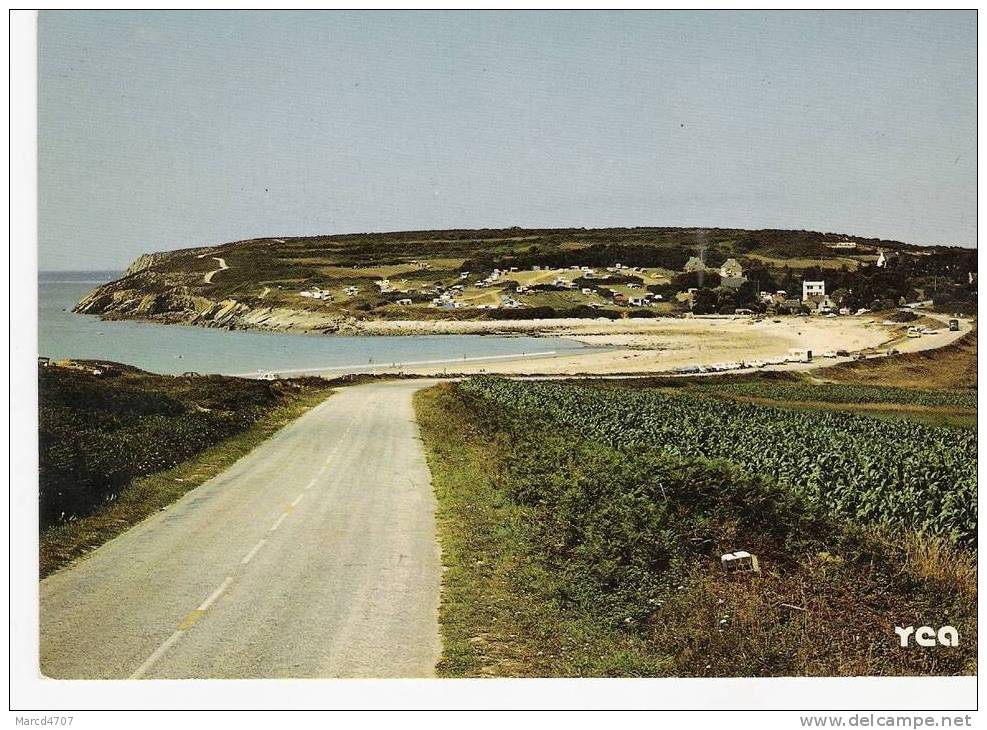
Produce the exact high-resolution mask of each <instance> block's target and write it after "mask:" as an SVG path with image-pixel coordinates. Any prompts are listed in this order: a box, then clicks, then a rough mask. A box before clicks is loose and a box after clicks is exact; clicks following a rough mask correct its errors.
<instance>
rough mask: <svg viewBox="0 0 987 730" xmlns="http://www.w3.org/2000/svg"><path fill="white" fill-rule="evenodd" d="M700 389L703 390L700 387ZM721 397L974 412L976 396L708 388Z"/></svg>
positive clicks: (770, 386)
mask: <svg viewBox="0 0 987 730" xmlns="http://www.w3.org/2000/svg"><path fill="white" fill-rule="evenodd" d="M699 387H700V388H702V387H703V386H699ZM709 390H710V391H711V392H717V393H722V394H724V395H740V396H748V397H751V398H769V399H772V400H789V401H799V400H810V399H811V400H814V401H821V402H824V403H855V404H858V403H886V404H893V405H906V406H928V407H931V408H950V407H955V408H976V407H977V394H976V393H971V392H963V391H954V390H915V389H912V388H892V387H886V386H880V385H844V384H837V383H822V384H819V385H805V384H803V383H786V382H767V381H760V382H758V381H752V382H747V383H722V384H717V385H715V386H712V387H710V388H709Z"/></svg>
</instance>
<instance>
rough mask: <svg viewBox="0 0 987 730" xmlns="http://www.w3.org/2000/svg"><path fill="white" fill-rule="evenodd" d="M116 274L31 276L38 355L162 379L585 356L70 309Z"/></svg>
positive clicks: (484, 341)
mask: <svg viewBox="0 0 987 730" xmlns="http://www.w3.org/2000/svg"><path fill="white" fill-rule="evenodd" d="M120 275H121V272H118V271H42V272H40V273H39V276H38V354H39V355H42V356H45V357H50V358H52V359H62V358H74V359H91V360H111V361H113V362H120V363H125V364H127V365H133V366H136V367H139V368H141V369H144V370H149V371H151V372H155V373H163V374H172V375H174V374H180V373H184V372H190V371H191V372H196V373H199V374H203V375H205V374H211V373H219V374H222V375H242V376H248V377H249V376H257V375H261V374H264V373H280V374H286V375H288V374H292V373H301V372H310V371H314V370H320V371H321V370H325V371H327V372H328V373H330V374H331V373H333V372H339V373H340V374H342V373H347V372H372V371H373V370H375V369H379V368H381V367H390V366H412V365H424V364H429V365H431V364H435V365H440V364H441V365H448V366H449V370H450V372H455V365H456V363H461V362H464V361H465V362H482V361H484V360H490V361H492V362H495V361H496V360H499V359H506V358H512V357H535V356H539V355H541V356H544V355H551V354H563V353H565V352H568V351H573V350H588V349H595V348H588V347H586V346H585V345H583V344H582V343H580V342H576V341H574V340H567V339H564V338H559V337H551V338H541V337H524V336H518V337H513V336H512V337H502V336H493V335H427V336H426V335H406V336H379V337H347V336H338V335H331V336H329V335H303V334H280V333H269V332H259V331H232V332H231V331H228V330H223V329H209V328H204V327H195V326H184V325H163V324H152V323H147V322H133V321H104V320H101V319H99V318H98V317H96V316H93V315H86V314H76V313H74V312H73V311H72V308H73V307H74V306H75V305H76V303H78V302H79V300H81V299H82V298H83V297H85V295H86V294H87V293H89V292H90V291H91V290H92V289H94V288H95V287H96V286H98V285H99V284H103V283H106V282H108V281H111V280H113V279H116V278H118V277H119V276H120Z"/></svg>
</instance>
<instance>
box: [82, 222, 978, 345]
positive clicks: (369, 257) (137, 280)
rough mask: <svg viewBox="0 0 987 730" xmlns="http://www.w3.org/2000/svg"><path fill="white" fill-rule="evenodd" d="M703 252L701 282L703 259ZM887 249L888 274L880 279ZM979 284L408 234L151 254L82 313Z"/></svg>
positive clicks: (619, 307)
mask: <svg viewBox="0 0 987 730" xmlns="http://www.w3.org/2000/svg"><path fill="white" fill-rule="evenodd" d="M699 249H702V251H703V256H704V262H703V263H702V264H701V267H702V270H701V271H698V270H697V268H696V263H697V261H698V259H693V257H694V256H696V254H697V252H698V250H699ZM882 251H883V252H886V253H888V254H889V261H891V262H893V263H888V265H887V266H884V267H878V266H876V262H877V260H878V257H879V255H880V253H881V252H882ZM738 264H739V265H740V267H741V268H742V275H741V276H736V275H735V274H736V273H737V269H736V266H737V265H738ZM973 270H976V252H975V251H970V250H967V249H959V248H948V247H936V248H931V249H929V248H924V249H923V248H920V247H916V246H911V245H908V244H905V243H902V242H898V241H883V240H877V239H867V238H861V237H851V236H846V235H842V234H835V233H817V232H812V231H786V230H757V231H751V230H739V229H698V228H608V229H572V228H570V229H550V230H549V229H537V230H526V229H520V228H509V229H500V230H450V231H406V232H394V233H369V234H354V235H335V236H310V237H284V238H258V239H250V240H244V241H236V242H232V243H228V244H224V245H219V246H208V247H199V248H193V249H184V250H177V251H166V252H161V253H155V254H146V255H144V256H141V257H140V258H139V259H138V260H137V261H135V262H134V263H133V264H132V265H131V266H130V268H129V269H128V271H127V273H126V275H125V276H124V277H123V278H121V279H119V280H117V281H114V282H110V283H108V284H106V285H104V286H101V287H99V288H98V289H96V290H95V291H94V292H92V293H91V294H90V295H89V296H88V297H86V299H85V300H83V301H82V302H81V303H80V304H79V307H78V311H81V312H85V313H90V314H99V315H101V316H104V317H110V318H136V319H153V320H157V321H162V322H188V323H193V324H199V325H204V326H214V327H237V328H239V327H256V328H268V329H279V330H290V331H299V330H304V331H313V332H340V331H352V329H353V328H354V327H356V326H357V325H358V324H359V323H363V322H367V321H378V322H379V321H386V320H401V321H406V320H410V321H416V322H423V321H429V320H491V319H492V320H498V321H499V320H518V319H529V320H530V319H534V320H543V319H552V318H594V319H595V318H605V319H622V318H634V317H637V318H654V317H656V316H660V315H667V314H676V313H685V312H689V311H692V312H693V313H695V314H712V313H733V312H734V311H735V310H736V309H738V308H739V309H741V310H751V311H754V312H762V311H770V312H772V313H781V312H789V313H795V312H797V311H800V310H802V309H803V308H804V307H803V305H802V304H801V303H800V302H799V301H798V300H799V299H800V297H801V293H802V281H803V280H804V279H808V280H813V281H819V280H821V281H825V283H826V291H827V293H829V294H830V295H831V298H832V299H833V302H834V304H835V306H836V307H838V308H844V309H847V310H849V311H852V312H855V311H857V310H858V309H859V308H869V309H882V308H893V307H895V306H896V305H897V304H898V302H899V301H900V300H901V299H902V298H904V299H905V300H906V301H916V300H918V299H929V298H934V299H935V304H936V306H937V307H944V308H948V309H949V311H960V310H965V311H972V308H975V306H974V305H975V301H976V287H975V286H972V285H970V284H969V281H968V273H969V272H970V271H973ZM762 292H763V293H765V294H766V295H768V297H767V300H766V298H765V296H763V295H762ZM772 297H774V299H772ZM768 300H770V301H768ZM371 333H372V332H371Z"/></svg>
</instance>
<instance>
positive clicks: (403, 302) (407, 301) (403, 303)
mask: <svg viewBox="0 0 987 730" xmlns="http://www.w3.org/2000/svg"><path fill="white" fill-rule="evenodd" d="M396 304H398V305H400V306H402V307H407V306H408V305H409V304H411V300H410V299H398V300H397V302H396Z"/></svg>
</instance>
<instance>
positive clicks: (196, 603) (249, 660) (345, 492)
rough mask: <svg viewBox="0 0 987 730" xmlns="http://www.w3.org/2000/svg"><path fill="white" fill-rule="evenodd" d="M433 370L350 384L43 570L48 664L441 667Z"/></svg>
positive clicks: (163, 668) (61, 670) (391, 670)
mask: <svg viewBox="0 0 987 730" xmlns="http://www.w3.org/2000/svg"><path fill="white" fill-rule="evenodd" d="M426 385H428V383H426V382H421V381H418V382H395V383H379V384H378V383H375V384H371V385H362V386H358V387H352V388H344V389H342V390H340V391H338V392H337V393H336V394H334V395H333V396H331V397H330V398H329V399H328V400H327V401H326V402H324V403H323V404H321V405H320V406H318V407H317V408H315V409H313V410H312V411H310V412H309V413H307V414H306V415H304V416H303V417H302V418H300V419H299V420H297V421H295V422H294V423H292V424H291V425H289V426H288V427H286V428H284V429H283V430H281V431H280V432H279V433H278V434H276V435H275V436H274V437H273V438H271V439H270V440H268V441H267V442H265V443H264V444H262V445H261V446H259V447H258V448H257V449H255V450H254V451H253V452H251V453H250V454H249V455H248V456H246V457H244V458H243V459H241V460H240V461H239V462H237V463H236V464H235V465H233V466H232V467H231V468H230V469H228V470H227V471H226V472H224V473H223V474H221V475H220V476H218V477H216V478H215V479H212V480H210V481H209V482H207V483H205V484H203V485H202V486H201V487H199V488H197V489H195V490H193V491H191V492H189V493H188V494H187V495H185V496H184V497H183V498H182V499H181V500H179V501H178V502H176V503H175V504H173V505H172V506H171V507H169V508H167V509H166V510H163V511H162V512H160V513H158V514H157V515H155V516H154V517H151V518H150V519H148V520H146V521H144V522H143V523H141V524H140V525H138V526H136V527H134V528H133V529H131V530H129V531H128V532H126V533H124V534H123V535H121V536H120V537H118V538H116V539H115V540H112V541H110V542H108V543H107V544H105V545H104V546H102V547H101V548H99V549H98V550H96V551H94V552H93V553H92V554H91V555H89V556H88V557H87V558H85V559H83V560H81V561H80V562H78V563H77V564H75V565H73V566H70V567H69V568H67V569H65V570H63V571H60V572H58V573H56V574H54V575H52V576H50V577H48V578H47V579H45V580H44V581H42V582H41V669H42V673H43V674H45V675H46V676H49V677H55V678H90V679H103V678H128V677H134V678H138V677H146V678H241V677H244V678H245V677H253V678H264V677H268V678H271V677H424V676H430V675H432V673H433V669H434V666H435V662H436V661H437V660H438V658H439V651H440V643H439V633H438V602H439V582H440V572H441V568H440V559H439V547H438V543H437V540H436V535H435V524H434V498H433V495H432V491H431V485H430V475H429V471H428V467H427V465H426V462H425V457H424V453H423V450H422V447H421V442H420V440H419V438H418V430H417V424H416V423H415V420H414V412H413V410H412V405H411V396H412V394H413V392H414V391H415V390H417V389H418V388H421V387H424V386H426Z"/></svg>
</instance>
